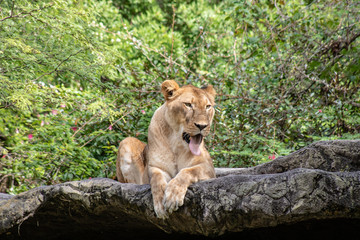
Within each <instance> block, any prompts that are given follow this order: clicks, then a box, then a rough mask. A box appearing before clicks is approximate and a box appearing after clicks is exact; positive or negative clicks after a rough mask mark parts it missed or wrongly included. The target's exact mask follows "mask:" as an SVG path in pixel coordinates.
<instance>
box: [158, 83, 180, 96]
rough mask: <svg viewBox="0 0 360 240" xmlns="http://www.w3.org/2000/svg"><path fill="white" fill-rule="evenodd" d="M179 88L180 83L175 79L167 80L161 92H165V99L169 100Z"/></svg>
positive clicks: (162, 85)
mask: <svg viewBox="0 0 360 240" xmlns="http://www.w3.org/2000/svg"><path fill="white" fill-rule="evenodd" d="M178 89H179V85H178V84H177V83H176V82H175V81H174V80H166V81H164V82H163V83H162V84H161V92H162V94H164V97H165V100H169V99H170V98H171V97H172V96H173V95H174V92H175V91H176V90H178Z"/></svg>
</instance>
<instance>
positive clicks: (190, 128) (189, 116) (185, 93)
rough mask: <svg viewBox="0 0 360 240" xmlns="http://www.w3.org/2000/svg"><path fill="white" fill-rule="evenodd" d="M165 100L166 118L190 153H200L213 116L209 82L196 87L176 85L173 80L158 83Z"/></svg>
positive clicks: (211, 91)
mask: <svg viewBox="0 0 360 240" xmlns="http://www.w3.org/2000/svg"><path fill="white" fill-rule="evenodd" d="M161 92H162V93H163V94H164V97H165V100H166V106H167V110H166V113H165V117H166V121H167V122H168V124H169V125H170V127H171V128H173V129H174V130H175V131H176V132H177V133H178V134H179V136H178V137H179V138H182V139H183V141H185V142H186V143H188V144H189V148H190V151H191V152H192V153H193V154H194V155H200V154H201V152H200V144H201V142H202V140H203V137H205V136H206V135H208V134H209V132H210V127H211V123H212V120H213V117H214V113H215V110H214V105H215V95H216V92H215V90H214V88H213V87H212V86H211V85H208V86H205V87H202V88H197V87H194V86H192V85H186V86H183V87H181V88H180V87H179V85H178V84H177V83H176V82H175V81H173V80H166V81H164V82H163V83H162V85H161Z"/></svg>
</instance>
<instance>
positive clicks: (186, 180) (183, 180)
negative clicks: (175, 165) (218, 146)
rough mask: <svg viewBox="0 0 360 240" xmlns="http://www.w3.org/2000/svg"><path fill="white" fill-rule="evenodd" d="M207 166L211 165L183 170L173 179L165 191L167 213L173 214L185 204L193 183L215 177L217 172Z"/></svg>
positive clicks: (204, 164) (201, 165) (199, 165)
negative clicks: (187, 193) (189, 188)
mask: <svg viewBox="0 0 360 240" xmlns="http://www.w3.org/2000/svg"><path fill="white" fill-rule="evenodd" d="M206 165H210V164H209V163H203V164H198V165H196V166H192V167H188V168H183V169H181V170H180V172H179V173H178V174H177V175H176V176H175V177H174V178H173V179H171V181H170V182H169V183H168V184H167V186H166V189H165V191H164V208H165V211H168V212H169V213H172V212H173V211H176V210H177V209H178V208H179V207H181V206H182V205H183V204H184V197H185V194H186V191H187V188H188V187H189V186H190V185H191V184H192V183H196V182H198V181H200V180H207V179H210V178H213V177H215V171H214V170H213V169H211V168H210V167H209V166H206ZM205 169H207V170H205Z"/></svg>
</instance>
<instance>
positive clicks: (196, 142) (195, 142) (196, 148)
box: [189, 134, 202, 156]
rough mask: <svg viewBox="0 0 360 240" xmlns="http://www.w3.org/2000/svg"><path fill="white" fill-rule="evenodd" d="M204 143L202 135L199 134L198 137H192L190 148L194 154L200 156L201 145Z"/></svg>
mask: <svg viewBox="0 0 360 240" xmlns="http://www.w3.org/2000/svg"><path fill="white" fill-rule="evenodd" d="M201 141H202V135H201V134H198V135H196V136H193V137H190V143H189V148H190V151H191V152H192V154H194V155H197V156H199V155H200V154H201V152H200V144H201Z"/></svg>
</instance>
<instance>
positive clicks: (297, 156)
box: [0, 141, 360, 239]
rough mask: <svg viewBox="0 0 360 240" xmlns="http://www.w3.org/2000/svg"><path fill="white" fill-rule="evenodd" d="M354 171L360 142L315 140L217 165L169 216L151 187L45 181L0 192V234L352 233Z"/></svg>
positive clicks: (357, 191) (359, 163) (355, 224)
mask: <svg viewBox="0 0 360 240" xmlns="http://www.w3.org/2000/svg"><path fill="white" fill-rule="evenodd" d="M359 170H360V141H324V142H317V143H315V144H312V145H310V146H308V147H305V148H303V149H301V150H299V151H297V152H294V153H292V154H290V155H288V156H285V157H279V158H277V159H275V160H274V161H272V162H269V163H265V164H262V165H259V166H256V167H253V168H246V169H217V175H218V178H216V179H211V180H208V181H203V182H199V183H196V184H193V185H191V186H190V187H189V189H188V191H187V194H186V197H185V204H184V206H183V207H181V208H180V209H179V210H178V211H176V212H174V213H173V214H171V215H170V217H169V218H168V219H167V220H159V219H157V218H156V217H155V214H154V211H153V205H152V196H151V191H150V186H149V185H135V184H123V183H119V182H116V181H113V180H110V179H89V180H83V181H74V182H67V183H63V184H58V185H53V186H44V187H39V188H35V189H32V190H30V191H28V192H24V193H22V194H19V195H17V196H14V197H4V196H2V197H1V196H0V198H1V199H2V200H1V199H0V239H64V238H65V239H66V238H72V239H85V238H86V239H105V238H106V239H108V238H109V237H119V238H120V237H121V238H122V239H127V238H128V239H137V238H149V237H157V238H158V239H159V238H160V239H162V238H164V239H165V238H166V239H168V238H170V239H180V238H181V239H183V238H186V239H192V238H193V239H199V237H202V238H205V237H220V238H222V239H234V238H247V239H280V238H282V237H284V236H288V234H291V236H292V239H294V238H295V239H300V238H308V235H307V234H310V235H311V236H313V237H316V236H321V237H324V236H325V237H326V236H327V238H328V239H333V238H334V237H336V236H338V237H342V238H343V237H344V234H345V233H348V234H351V235H353V236H354V235H357V234H358V233H359V232H360V230H359V229H360V228H359V227H360V172H359ZM335 230H336V231H335ZM339 233H341V234H340V235H339ZM336 234H338V235H336Z"/></svg>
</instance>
